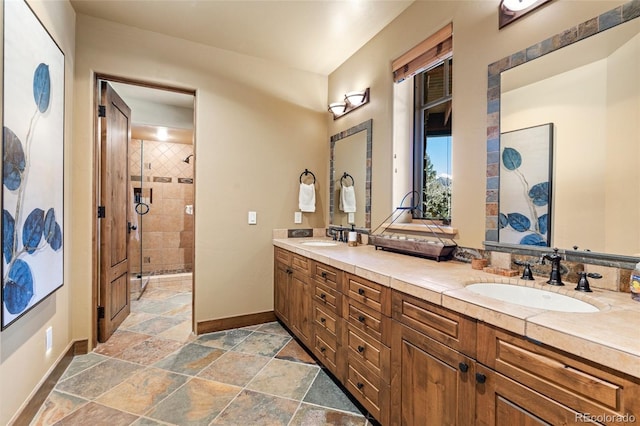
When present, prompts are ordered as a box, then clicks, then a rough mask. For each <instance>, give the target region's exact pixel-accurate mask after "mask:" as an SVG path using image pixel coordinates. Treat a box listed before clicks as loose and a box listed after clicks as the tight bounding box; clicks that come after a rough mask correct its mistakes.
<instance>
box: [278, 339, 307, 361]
mask: <svg viewBox="0 0 640 426" xmlns="http://www.w3.org/2000/svg"><path fill="white" fill-rule="evenodd" d="M276 358H278V359H284V360H287V361H296V362H303V363H305V364H314V365H315V364H317V363H316V360H315V359H313V357H312V356H311V355H309V353H308V352H307V351H306V350H305V349H304V348H303V347H302V346H300V343H298V342H297V341H296V340H295V339H291V341H290V342H289V343H287V344H286V345H285V346H284V347H283V348H282V349H280V352H278V354H277V355H276Z"/></svg>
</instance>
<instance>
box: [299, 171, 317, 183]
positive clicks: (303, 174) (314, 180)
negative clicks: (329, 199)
mask: <svg viewBox="0 0 640 426" xmlns="http://www.w3.org/2000/svg"><path fill="white" fill-rule="evenodd" d="M306 175H311V176H313V183H314V184H315V183H316V175H314V174H313V173H312V172H310V171H309V170H308V169H304V172H302V173H301V174H300V183H302V176H306Z"/></svg>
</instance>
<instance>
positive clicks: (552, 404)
mask: <svg viewBox="0 0 640 426" xmlns="http://www.w3.org/2000/svg"><path fill="white" fill-rule="evenodd" d="M477 369H478V372H479V374H480V377H482V378H483V379H484V383H482V384H480V383H478V384H477V390H478V392H477V404H478V406H477V410H478V411H477V419H476V420H477V423H476V424H477V425H483V426H489V425H490V426H511V425H522V426H533V425H577V424H584V423H589V424H600V423H597V422H593V423H592V422H591V421H588V420H586V419H582V416H583V415H582V414H580V413H578V412H576V411H574V410H571V409H569V408H567V407H565V406H564V405H561V404H560V403H558V402H556V401H554V400H552V399H550V398H547V397H545V396H543V395H541V394H539V393H537V392H536V391H534V390H532V389H530V388H527V387H526V386H523V385H521V384H520V383H517V382H515V381H513V380H511V379H508V378H507V377H505V376H503V375H502V374H500V373H496V372H494V371H493V370H491V369H489V368H486V367H481V366H480V364H478V367H477Z"/></svg>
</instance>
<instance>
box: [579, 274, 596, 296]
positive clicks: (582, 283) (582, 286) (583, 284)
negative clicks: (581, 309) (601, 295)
mask: <svg viewBox="0 0 640 426" xmlns="http://www.w3.org/2000/svg"><path fill="white" fill-rule="evenodd" d="M578 275H580V280H579V281H578V285H577V286H576V288H575V290H577V291H584V292H585V293H591V292H592V290H591V287H589V281H588V280H587V277H589V278H595V279H600V278H602V275H600V274H596V273H595V272H589V273H587V272H584V271H582V272H578Z"/></svg>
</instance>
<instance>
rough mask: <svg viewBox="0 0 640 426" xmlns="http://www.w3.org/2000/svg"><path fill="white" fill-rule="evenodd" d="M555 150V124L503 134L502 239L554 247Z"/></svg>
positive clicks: (500, 224)
mask: <svg viewBox="0 0 640 426" xmlns="http://www.w3.org/2000/svg"><path fill="white" fill-rule="evenodd" d="M552 152H553V124H552V123H548V124H543V125H539V126H534V127H528V128H525V129H520V130H514V131H511V132H505V133H502V134H501V135H500V192H499V194H500V198H499V212H498V235H499V241H500V242H504V243H510V244H520V245H530V246H545V247H547V246H550V243H551V238H550V235H551V221H550V219H551V216H550V213H551V190H552V185H551V173H552Z"/></svg>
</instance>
